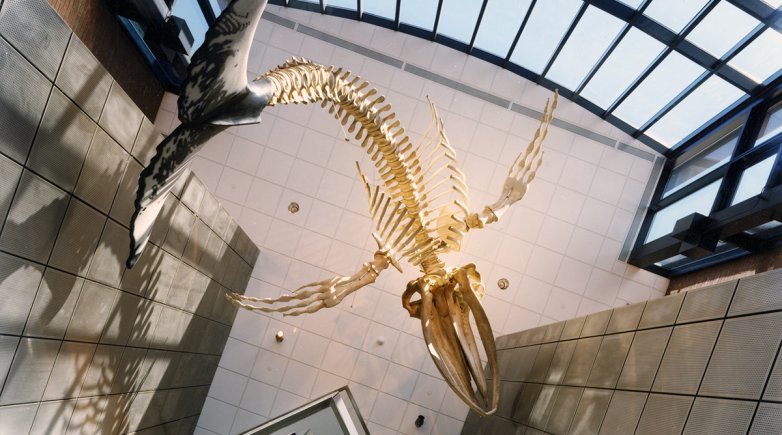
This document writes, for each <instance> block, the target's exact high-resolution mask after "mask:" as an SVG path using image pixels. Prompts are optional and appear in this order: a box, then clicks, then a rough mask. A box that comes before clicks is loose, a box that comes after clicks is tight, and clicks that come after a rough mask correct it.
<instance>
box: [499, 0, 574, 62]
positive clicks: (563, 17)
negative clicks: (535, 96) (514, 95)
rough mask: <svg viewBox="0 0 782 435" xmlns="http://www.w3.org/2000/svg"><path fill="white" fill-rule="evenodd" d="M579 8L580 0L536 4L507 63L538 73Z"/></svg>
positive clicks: (547, 0) (549, 1) (558, 0)
mask: <svg viewBox="0 0 782 435" xmlns="http://www.w3.org/2000/svg"><path fill="white" fill-rule="evenodd" d="M580 6H581V1H580V0H546V1H539V2H537V3H536V4H535V8H534V9H533V10H532V15H530V17H529V21H528V22H527V26H526V27H525V28H524V32H523V33H522V34H521V38H519V43H518V44H516V49H515V50H513V55H512V56H511V58H510V60H511V61H512V62H513V63H515V64H516V65H520V66H523V67H524V68H527V69H528V70H530V71H532V72H536V73H540V72H542V71H543V68H545V67H546V64H547V63H548V61H549V59H550V58H551V55H552V54H553V53H554V50H555V49H556V48H557V45H559V41H561V40H562V37H563V36H564V35H565V32H567V29H568V28H569V27H570V24H571V23H572V22H573V18H574V17H575V16H576V13H578V9H579V7H580Z"/></svg>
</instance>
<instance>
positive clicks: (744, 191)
mask: <svg viewBox="0 0 782 435" xmlns="http://www.w3.org/2000/svg"><path fill="white" fill-rule="evenodd" d="M776 158H777V156H776V154H774V155H773V156H771V157H767V158H766V159H764V160H763V161H761V162H760V163H756V164H755V165H753V166H750V167H749V168H747V169H745V170H744V172H743V173H742V174H741V180H740V181H739V185H738V187H737V188H736V193H735V194H734V195H733V201H732V202H731V203H730V205H734V204H738V203H740V202H741V201H745V200H747V199H749V198H752V197H753V196H755V195H757V194H759V193H760V192H762V191H763V188H764V187H766V181H767V180H768V176H769V174H771V169H772V168H773V166H774V160H776Z"/></svg>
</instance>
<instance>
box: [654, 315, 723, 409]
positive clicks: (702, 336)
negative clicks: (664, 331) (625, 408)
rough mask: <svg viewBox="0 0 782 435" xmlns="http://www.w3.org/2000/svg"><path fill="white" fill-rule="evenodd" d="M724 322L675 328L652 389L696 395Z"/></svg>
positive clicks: (718, 321)
mask: <svg viewBox="0 0 782 435" xmlns="http://www.w3.org/2000/svg"><path fill="white" fill-rule="evenodd" d="M721 325H722V320H715V321H711V322H704V323H694V324H689V325H682V326H677V327H675V328H674V330H673V333H672V334H671V339H670V341H669V343H668V349H667V350H666V351H665V356H663V360H662V363H660V370H659V371H658V373H657V378H656V379H655V381H654V385H653V386H652V391H659V392H666V393H681V394H695V392H696V391H697V390H698V385H699V384H700V382H701V378H702V377H703V372H704V370H705V369H706V364H707V363H708V361H709V355H710V354H711V350H712V348H713V347H714V343H715V341H716V340H717V334H718V333H719V330H720V326H721Z"/></svg>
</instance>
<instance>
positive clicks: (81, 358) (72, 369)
mask: <svg viewBox="0 0 782 435" xmlns="http://www.w3.org/2000/svg"><path fill="white" fill-rule="evenodd" d="M95 347H96V345H94V344H89V343H76V342H72V341H65V342H63V343H62V346H61V347H60V352H59V354H58V355H57V360H56V361H55V363H54V367H53V368H52V374H51V376H50V377H49V382H48V383H47V384H46V389H45V390H44V393H43V400H58V399H70V398H73V397H78V395H79V391H81V383H82V381H84V376H85V375H86V374H87V370H86V364H85V361H89V360H91V359H92V354H93V353H94V352H95Z"/></svg>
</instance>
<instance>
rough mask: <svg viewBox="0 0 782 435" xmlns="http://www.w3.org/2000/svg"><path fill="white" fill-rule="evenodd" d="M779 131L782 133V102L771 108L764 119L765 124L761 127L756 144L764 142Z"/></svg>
mask: <svg viewBox="0 0 782 435" xmlns="http://www.w3.org/2000/svg"><path fill="white" fill-rule="evenodd" d="M779 133H782V103H780V104H777V105H776V106H774V107H772V108H771V109H769V111H768V114H767V115H766V119H764V120H763V125H762V126H761V127H760V133H758V140H756V141H755V145H759V144H762V143H763V142H765V141H767V140H768V139H771V138H772V137H774V136H776V135H778V134H779Z"/></svg>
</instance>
